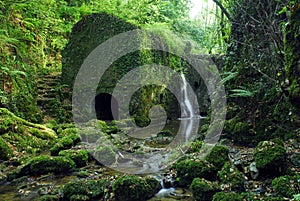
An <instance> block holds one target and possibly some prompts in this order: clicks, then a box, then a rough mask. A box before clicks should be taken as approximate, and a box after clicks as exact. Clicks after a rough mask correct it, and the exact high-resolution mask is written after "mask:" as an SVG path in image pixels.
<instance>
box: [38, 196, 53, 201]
mask: <svg viewBox="0 0 300 201" xmlns="http://www.w3.org/2000/svg"><path fill="white" fill-rule="evenodd" d="M36 201H59V198H58V197H57V195H44V196H42V197H39V198H38V199H36Z"/></svg>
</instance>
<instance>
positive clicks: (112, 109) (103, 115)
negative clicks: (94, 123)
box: [95, 93, 119, 121]
mask: <svg viewBox="0 0 300 201" xmlns="http://www.w3.org/2000/svg"><path fill="white" fill-rule="evenodd" d="M118 109H119V104H118V101H117V100H116V99H115V98H114V97H113V96H112V95H111V94H108V93H100V94H98V95H97V96H96V97H95V110H96V117H97V119H99V120H105V121H111V120H118V118H119V112H118ZM113 114H114V115H115V117H116V118H114V116H113Z"/></svg>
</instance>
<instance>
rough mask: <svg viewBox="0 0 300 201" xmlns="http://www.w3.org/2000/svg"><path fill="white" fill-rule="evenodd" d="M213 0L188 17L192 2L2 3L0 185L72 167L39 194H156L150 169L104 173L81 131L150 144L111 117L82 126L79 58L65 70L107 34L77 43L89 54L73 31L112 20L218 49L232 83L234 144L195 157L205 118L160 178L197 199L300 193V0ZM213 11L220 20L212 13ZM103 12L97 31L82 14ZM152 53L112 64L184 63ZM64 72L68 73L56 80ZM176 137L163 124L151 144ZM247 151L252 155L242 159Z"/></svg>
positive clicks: (133, 148)
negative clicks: (76, 104)
mask: <svg viewBox="0 0 300 201" xmlns="http://www.w3.org/2000/svg"><path fill="white" fill-rule="evenodd" d="M213 2H214V5H215V6H214V10H210V11H207V12H205V13H204V15H199V16H198V17H197V18H195V19H190V18H189V9H190V7H191V4H190V2H189V0H128V1H123V0H116V1H112V0H102V1H97V0H31V1H27V0H18V1H12V0H0V184H2V183H4V182H12V184H16V186H18V187H17V188H18V191H19V192H23V191H24V195H25V194H26V190H24V189H31V190H30V191H33V190H32V186H35V185H31V184H30V185H29V184H28V182H29V179H28V180H26V179H27V178H32V179H33V180H34V179H37V181H40V180H43V179H44V177H46V178H48V179H49V178H50V177H51V178H52V176H51V175H67V174H68V176H70V175H69V173H72V174H71V176H70V177H71V178H72V181H71V182H68V183H67V184H65V185H63V187H62V186H61V184H58V186H56V187H55V188H50V187H49V189H47V190H48V191H47V190H45V189H43V188H46V187H45V186H42V187H43V188H40V189H39V195H40V198H37V199H39V200H59V199H60V200H93V199H100V198H103V199H107V200H110V199H116V200H126V199H127V200H145V199H148V198H151V197H153V196H154V195H155V193H156V192H157V191H159V189H160V188H161V187H160V185H159V182H158V181H157V180H156V179H153V178H152V177H151V178H148V177H140V176H130V175H125V176H124V175H122V174H121V173H111V172H110V171H109V174H108V173H105V171H106V170H104V167H102V166H100V165H99V164H98V163H97V162H96V161H95V159H94V158H93V157H92V156H91V155H90V154H89V153H88V151H86V150H85V149H84V145H82V144H81V142H80V140H83V138H86V139H87V140H86V141H88V142H91V143H92V142H95V141H97V140H98V139H104V138H105V139H106V140H107V139H109V140H112V141H114V142H115V143H116V144H117V146H118V147H119V148H122V149H124V150H125V151H128V152H134V153H142V152H143V151H144V149H143V146H144V145H145V144H141V143H140V142H137V141H134V140H133V139H131V138H129V139H128V138H126V133H125V132H123V131H120V129H119V128H118V127H117V126H116V124H115V122H114V121H112V122H104V121H98V122H96V123H94V122H89V123H90V124H91V125H92V124H96V125H97V128H99V130H100V131H99V133H94V132H93V133H90V132H89V131H88V130H85V131H84V132H85V134H84V135H81V136H80V135H78V130H77V129H76V128H75V125H74V124H73V123H72V114H71V109H70V107H71V105H72V103H71V90H72V88H71V86H72V81H74V80H72V79H74V77H75V74H76V73H74V72H72V70H74V69H72V68H73V65H74V66H76V65H77V67H80V65H81V63H74V64H72V66H71V67H70V69H69V70H70V72H72V73H73V74H72V75H71V73H70V72H64V71H63V70H66V69H63V70H62V63H63V64H66V63H68V62H69V64H70V63H72V61H75V59H74V58H77V57H78V58H79V60H80V62H82V60H83V59H84V57H85V56H86V55H87V54H88V53H89V51H90V50H89V49H84V48H85V47H89V48H91V49H93V48H94V46H96V45H98V44H96V42H98V43H99V41H97V40H98V38H97V40H95V41H92V40H91V41H89V42H90V44H89V45H87V41H84V40H78V41H79V42H80V43H82V46H81V47H80V50H82V52H81V53H82V54H78V52H73V53H72V51H73V50H74V49H75V48H74V46H72V45H74V44H72V43H70V41H71V42H73V41H74V38H75V39H76V37H78V36H80V37H81V36H82V37H83V36H86V35H88V32H89V31H90V30H92V31H93V30H94V31H95V30H97V31H99V30H100V31H101V33H102V34H103V35H105V34H106V31H107V30H108V29H112V30H114V31H116V32H114V33H115V34H116V33H121V32H123V31H126V30H130V29H133V28H136V27H138V28H141V29H152V30H153V32H156V33H160V35H162V37H161V38H159V40H161V41H162V43H163V44H164V45H170V46H172V45H175V46H176V45H177V46H178V47H180V44H177V43H176V41H172V40H170V38H168V36H169V35H168V34H166V33H170V32H176V33H179V34H181V35H183V36H184V39H185V40H189V39H191V40H193V41H195V43H197V45H199V47H200V48H198V49H197V51H192V52H191V53H192V54H197V55H199V54H201V55H202V54H210V55H211V56H212V57H213V59H214V61H215V63H216V64H217V66H218V69H219V71H220V74H221V77H222V83H224V85H225V88H226V98H227V116H226V123H225V127H224V130H223V133H222V137H221V143H220V144H222V143H223V142H225V143H224V144H225V145H226V146H224V145H218V146H215V147H214V149H213V150H212V151H211V152H210V154H209V155H208V156H207V157H206V159H205V160H199V155H198V154H199V153H198V152H199V149H200V148H201V147H202V146H203V142H202V141H201V140H202V139H203V136H204V135H205V131H206V129H207V127H208V123H209V122H208V121H207V122H206V123H207V124H205V125H203V126H202V127H201V129H200V132H201V133H200V134H199V136H198V139H197V141H195V142H194V143H192V144H191V149H190V150H189V151H188V152H187V154H186V157H184V158H183V159H180V160H179V161H178V162H176V163H175V164H172V165H171V167H169V168H170V169H168V170H167V173H166V174H167V175H171V177H172V178H173V179H174V181H172V182H170V181H169V182H168V181H164V180H162V181H163V182H164V184H165V185H169V186H172V185H173V186H176V187H181V188H185V189H187V188H190V191H191V192H192V194H193V197H194V199H196V200H234V199H235V200H283V199H292V198H293V197H294V199H295V200H300V198H299V195H300V191H299V167H300V156H299V150H300V146H299V143H300V116H299V114H300V29H299V27H300V2H299V0H269V1H264V0H213ZM99 13H100V14H99ZM208 16H215V17H214V18H213V20H212V21H209V20H208ZM95 19H97V20H98V25H99V27H97V28H99V29H96V28H95V29H94V28H93V27H88V26H86V25H87V24H84V23H82V22H86V23H87V22H88V21H90V22H91V23H92V22H93V20H95ZM103 19H109V24H105V23H106V22H103V21H101V20H103ZM102 23H103V24H105V26H104V25H103V27H105V28H103V27H101V24H102ZM111 23H116V24H115V26H118V27H117V28H118V29H117V28H116V29H114V28H112V27H111V26H110V24H111ZM81 25H82V26H81ZM119 26H120V27H119ZM83 28H84V30H81V29H83ZM162 30H163V31H166V32H163V31H162ZM78 33H79V34H78ZM77 34H78V35H77ZM109 34H110V33H108V34H107V35H105V37H111V35H109ZM164 34H165V35H164ZM80 39H81V38H80ZM102 39H104V38H102ZM100 42H102V41H100ZM93 45H94V46H93ZM70 52H71V53H70ZM83 54H84V55H83ZM159 54H162V55H164V54H163V53H159ZM156 56H157V52H151V51H142V52H140V53H139V54H138V56H136V55H133V56H132V55H131V56H130V57H124V58H122V59H120V60H119V61H118V62H119V63H116V64H115V68H116V69H118V70H120V69H121V71H122V73H124V72H126V71H125V68H127V67H128V66H130V67H132V63H134V62H140V61H148V60H149V58H151V59H152V58H153V60H151V62H152V63H155V62H157V63H160V64H165V65H170V66H172V67H173V68H174V69H175V70H177V71H183V70H184V68H186V66H187V65H188V64H187V63H184V62H182V61H181V60H178V57H176V56H174V55H168V56H167V57H160V56H161V55H159V56H158V57H156ZM131 58H133V59H131ZM73 59H74V60H73ZM76 61H77V60H76ZM138 64H139V63H138ZM134 66H137V65H134ZM122 67H123V68H122ZM112 69H113V68H112ZM126 70H128V69H126ZM62 71H63V72H62ZM61 72H62V73H63V74H64V73H65V74H68V75H71V78H68V79H69V80H67V81H66V80H64V82H60V81H61V80H60V76H61ZM190 74H192V73H190ZM121 75H123V74H121ZM121 75H120V77H121ZM48 76H49V77H48ZM109 76H110V75H109V74H108V78H110V77H109ZM53 77H56V79H57V80H53V82H54V83H44V81H43V78H47V79H48V80H49V79H50V78H51V79H52V78H53ZM65 77H67V76H65ZM120 77H118V78H120ZM49 85H50V86H49ZM47 87H50V88H47ZM41 88H42V90H41ZM149 89H150V88H148V89H147V88H146V90H145V91H146V93H143V92H140V91H138V92H137V93H141V94H142V95H141V97H142V101H141V102H138V104H137V105H139V104H141V103H143V101H144V102H145V101H147V100H148V101H149V93H148V91H147V90H149ZM151 90H156V91H160V90H161V89H160V88H159V87H156V88H155V87H154V88H152V89H151ZM45 91H47V92H49V93H50V92H51V94H46V92H45ZM108 92H109V90H108ZM43 93H44V94H43ZM138 95H139V94H138ZM49 96H51V97H49ZM45 97H46V99H47V101H48V102H47V103H46V101H45V100H43V99H44V98H45ZM155 98H156V99H163V98H161V97H160V96H157V97H154V99H151V100H150V102H151V103H152V105H150V106H153V105H154V104H156V101H155V100H156V99H155ZM163 103H164V104H165V105H167V104H168V103H170V102H168V100H167V101H163ZM133 104H134V103H133ZM150 106H149V107H148V106H140V107H137V108H135V107H132V109H131V110H132V111H131V113H132V114H133V115H137V116H138V115H139V112H140V113H146V114H148V113H147V112H148V110H149V108H150ZM169 107H171V109H170V110H176V107H175V106H174V105H170V106H169ZM166 108H167V109H168V107H166ZM174 108H175V109H174ZM208 113H209V112H208ZM135 117H136V116H135ZM169 119H172V117H169ZM207 119H210V118H209V117H208V118H207ZM135 121H136V122H140V123H139V125H142V126H143V125H147V123H149V122H148V121H149V119H144V118H135ZM121 123H122V124H125V125H126V122H125V123H124V122H121ZM172 136H173V133H172V131H170V130H164V131H162V132H161V133H160V134H159V135H157V137H156V138H154V139H151V140H153V141H151V142H148V144H151V143H153V142H154V143H158V144H159V143H161V144H164V143H166V142H168V140H169V138H171V137H172ZM171 139H172V138H171ZM228 139H229V140H228ZM229 141H230V143H233V144H230V143H228V142H229ZM226 142H227V144H226ZM148 144H146V145H147V146H148ZM228 144H229V145H232V147H230V146H228ZM147 146H146V147H147ZM150 147H151V146H150ZM151 148H152V147H151ZM236 149H237V150H238V151H237V150H236ZM243 149H245V150H246V151H247V154H246V155H248V156H249V157H248V158H247V157H246V158H247V159H245V157H244V158H243V157H241V158H238V159H236V158H234V157H236V155H239V154H240V152H242V151H243ZM241 150H242V151H241ZM96 152H97V154H98V155H99V157H100V158H101V157H106V158H108V159H110V163H111V164H115V163H117V162H118V160H122V159H117V158H114V155H115V154H116V153H115V150H113V149H111V148H108V147H97V150H96ZM233 154H235V156H233V158H232V157H231V156H232V155H233ZM240 155H242V154H240ZM244 155H245V154H244ZM88 164H89V165H88ZM91 164H93V165H91ZM93 168H94V169H93ZM174 172H175V173H174ZM42 175H46V176H42ZM49 175H50V176H49ZM33 176H34V178H33ZM73 177H76V179H74V178H73ZM58 183H59V182H58ZM35 184H38V182H37V183H35ZM251 185H252V186H251ZM257 185H260V186H259V187H257ZM29 186H30V187H29ZM256 187H257V188H256ZM47 188H48V186H47ZM0 189H1V185H0ZM46 191H47V192H46ZM62 192H63V193H62ZM257 192H258V193H257ZM63 194H65V196H63ZM1 196H3V194H1V192H0V199H1Z"/></svg>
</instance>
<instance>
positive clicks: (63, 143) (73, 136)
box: [50, 129, 80, 156]
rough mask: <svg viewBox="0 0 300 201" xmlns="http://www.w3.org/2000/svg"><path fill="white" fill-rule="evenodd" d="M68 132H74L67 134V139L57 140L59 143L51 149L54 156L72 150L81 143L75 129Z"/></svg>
mask: <svg viewBox="0 0 300 201" xmlns="http://www.w3.org/2000/svg"><path fill="white" fill-rule="evenodd" d="M66 130H72V132H70V133H69V132H67V133H68V134H66V136H65V137H63V138H59V139H57V141H58V142H57V143H56V144H55V145H54V146H53V147H52V148H51V149H50V152H51V155H52V156H57V155H58V153H59V152H60V151H62V150H66V149H70V148H71V147H73V146H75V145H76V144H78V143H79V142H80V136H79V135H78V134H77V132H76V133H75V132H74V129H66Z"/></svg>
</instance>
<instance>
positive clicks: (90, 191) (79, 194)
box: [63, 179, 110, 200]
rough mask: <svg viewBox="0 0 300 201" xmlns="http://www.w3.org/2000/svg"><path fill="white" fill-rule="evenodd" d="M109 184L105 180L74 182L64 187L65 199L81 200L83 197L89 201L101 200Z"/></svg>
mask: <svg viewBox="0 0 300 201" xmlns="http://www.w3.org/2000/svg"><path fill="white" fill-rule="evenodd" d="M109 184H110V182H109V181H107V180H104V179H101V180H77V181H72V182H70V183H67V184H66V185H65V186H64V187H63V193H64V198H66V199H68V200H79V198H83V197H86V198H87V200H89V199H95V198H101V197H102V196H103V195H104V193H105V190H106V188H107V187H108V185H109Z"/></svg>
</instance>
